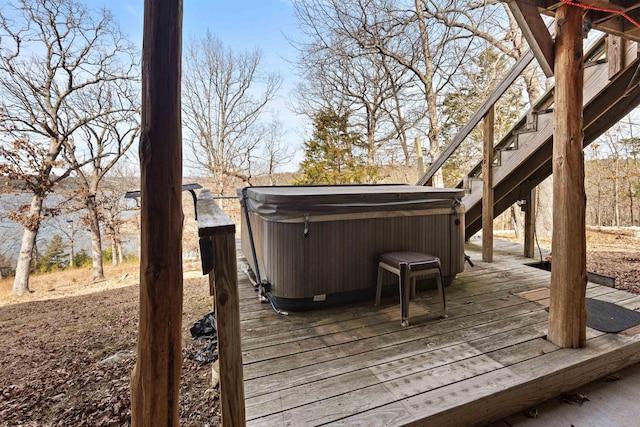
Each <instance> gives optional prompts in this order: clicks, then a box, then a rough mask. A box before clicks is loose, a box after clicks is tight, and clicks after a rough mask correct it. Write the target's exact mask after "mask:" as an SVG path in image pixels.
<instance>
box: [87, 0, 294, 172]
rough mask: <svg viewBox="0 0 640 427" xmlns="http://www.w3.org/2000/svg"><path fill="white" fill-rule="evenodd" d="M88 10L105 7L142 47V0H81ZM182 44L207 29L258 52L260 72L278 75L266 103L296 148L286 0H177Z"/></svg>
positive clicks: (231, 45) (225, 40) (289, 19)
mask: <svg viewBox="0 0 640 427" xmlns="http://www.w3.org/2000/svg"><path fill="white" fill-rule="evenodd" d="M84 3H85V4H86V5H87V6H88V7H90V8H101V7H107V8H108V9H110V10H111V11H112V12H113V14H114V16H115V17H116V19H117V20H118V22H119V23H120V25H121V27H122V29H123V30H124V31H125V32H126V33H127V34H128V35H129V36H130V38H131V39H132V40H133V41H134V42H135V43H136V44H138V45H139V46H142V27H143V7H144V1H143V0H135V1H132V0H112V1H109V2H105V1H104V0H102V1H100V0H98V1H96V0H84ZM182 25H183V44H185V43H187V42H188V41H189V40H190V39H192V38H193V37H199V36H202V35H204V34H205V33H206V31H207V30H209V31H210V32H211V34H212V35H213V36H216V37H217V38H219V39H220V40H221V41H222V42H223V43H224V44H225V46H226V47H229V48H231V49H232V50H233V51H235V52H240V51H245V50H253V49H255V48H259V49H261V50H262V54H263V64H262V66H263V71H264V72H276V73H279V74H280V75H281V76H282V77H283V85H282V87H281V89H280V91H279V94H278V95H279V96H278V98H276V99H275V100H274V101H273V102H272V105H271V108H272V110H274V112H275V113H277V115H278V117H279V119H280V120H281V121H282V122H283V123H284V126H285V129H284V130H285V132H286V133H285V136H284V138H285V141H286V142H287V143H288V145H293V146H296V147H302V140H303V138H304V136H303V134H304V124H303V119H302V118H301V117H299V116H297V115H295V114H294V113H292V112H291V111H290V110H289V108H287V104H288V99H289V95H290V92H291V90H292V89H293V88H294V86H295V84H296V79H297V77H296V76H295V75H294V72H293V65H292V62H293V61H294V60H295V59H296V51H295V49H294V48H293V47H292V46H291V45H290V43H289V41H288V40H287V37H289V38H292V39H297V38H299V37H300V32H299V30H298V29H297V23H296V19H295V16H294V12H293V6H292V5H291V1H290V0H241V1H238V0H185V1H184V2H183V24H182ZM296 151H297V156H296V157H295V158H294V162H293V163H292V164H290V165H287V166H286V167H285V168H283V170H288V171H292V170H296V169H297V165H298V162H299V161H300V160H301V159H302V149H301V148H298V149H297V150H296Z"/></svg>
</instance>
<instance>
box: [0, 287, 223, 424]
mask: <svg viewBox="0 0 640 427" xmlns="http://www.w3.org/2000/svg"><path fill="white" fill-rule="evenodd" d="M203 281H204V282H206V279H191V280H187V281H185V304H184V321H183V327H184V328H183V338H184V344H183V369H182V377H181V390H180V425H181V426H202V425H205V424H209V425H210V426H216V425H219V422H220V421H219V416H220V410H219V398H218V396H217V389H212V390H210V391H209V392H208V393H207V397H208V399H207V398H205V397H204V394H205V391H206V390H207V389H209V388H210V387H211V366H210V365H207V366H200V364H199V363H196V362H194V361H191V360H189V356H190V354H191V352H192V351H194V348H192V346H191V345H190V344H191V337H190V335H189V332H188V328H189V326H190V325H191V323H193V321H194V320H196V319H198V318H200V317H201V316H202V315H203V314H205V313H204V312H194V310H193V308H192V307H193V306H202V299H203V298H207V299H208V298H209V296H208V286H207V283H203ZM138 292H139V290H138V287H137V286H129V287H124V288H118V289H113V290H107V291H102V292H99V293H95V294H90V295H82V296H78V297H68V298H63V299H58V300H49V301H33V302H29V303H25V304H15V305H10V306H5V307H0V325H2V329H0V341H1V342H2V343H3V351H2V352H0V366H2V369H1V370H0V420H1V421H0V426H5V425H6V426H13V425H24V426H31V425H33V426H42V425H50V426H70V425H73V426H98V427H102V426H128V425H129V424H130V418H131V410H130V401H131V397H130V390H129V382H130V378H131V372H132V370H133V367H134V365H135V358H136V340H137V326H138V321H137V318H138ZM190 302H191V304H190ZM196 302H197V304H196ZM199 344H201V343H199ZM216 420H217V421H216Z"/></svg>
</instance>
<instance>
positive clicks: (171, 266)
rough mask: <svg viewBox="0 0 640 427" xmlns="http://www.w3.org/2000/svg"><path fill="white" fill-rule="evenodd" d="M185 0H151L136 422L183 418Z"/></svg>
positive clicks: (171, 422)
mask: <svg viewBox="0 0 640 427" xmlns="http://www.w3.org/2000/svg"><path fill="white" fill-rule="evenodd" d="M181 49H182V1H181V0H145V4H144V36H143V49H142V126H141V128H142V133H141V135H140V145H139V147H140V148H139V150H140V181H141V186H140V192H141V207H140V239H141V243H140V319H139V327H138V350H137V359H136V366H135V368H134V370H133V375H132V378H131V423H132V425H133V426H149V427H155V426H178V425H179V423H178V421H179V407H178V406H179V405H178V403H179V400H178V391H179V388H180V370H181V367H182V366H181V365H182V351H181V345H182V342H181V341H182V338H181V328H182V222H183V214H182V188H181V184H182V131H181V129H182V122H181V117H180V79H181V65H180V64H181V62H182V59H181Z"/></svg>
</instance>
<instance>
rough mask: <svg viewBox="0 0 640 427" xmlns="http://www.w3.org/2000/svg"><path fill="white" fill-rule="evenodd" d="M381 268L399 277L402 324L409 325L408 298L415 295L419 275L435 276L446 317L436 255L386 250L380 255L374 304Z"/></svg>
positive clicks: (377, 301) (380, 291) (377, 296)
mask: <svg viewBox="0 0 640 427" xmlns="http://www.w3.org/2000/svg"><path fill="white" fill-rule="evenodd" d="M383 269H384V270H387V271H389V272H391V273H393V274H396V275H397V276H398V278H399V286H400V310H401V312H402V326H408V325H409V299H410V298H413V297H414V296H415V293H416V277H420V276H431V275H435V276H436V281H437V282H438V292H439V293H440V309H441V310H442V317H443V318H444V317H447V314H446V311H445V300H444V286H443V284H442V269H441V268H440V259H439V258H438V257H435V256H433V255H427V254H421V253H418V252H387V253H384V254H382V255H380V262H379V264H378V284H377V288H376V303H375V305H376V306H378V305H380V294H381V293H382V270H383Z"/></svg>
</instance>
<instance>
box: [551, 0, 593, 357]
mask: <svg viewBox="0 0 640 427" xmlns="http://www.w3.org/2000/svg"><path fill="white" fill-rule="evenodd" d="M556 23H557V24H556V25H557V33H556V34H557V36H556V56H555V58H556V61H555V73H556V89H555V116H554V134H553V138H554V139H553V240H552V245H551V250H552V253H553V261H552V262H551V303H550V307H549V334H548V338H549V340H550V341H551V342H553V343H554V344H556V345H558V346H560V347H570V348H578V347H584V346H585V345H586V323H587V310H586V300H585V295H586V289H587V268H586V234H585V233H586V231H585V215H586V196H585V191H584V158H583V153H582V140H583V134H582V102H583V98H582V88H583V66H582V55H583V54H582V29H581V27H582V11H581V9H579V8H577V7H574V6H569V5H566V4H563V5H562V6H560V7H559V8H558V10H557V11H556Z"/></svg>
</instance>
